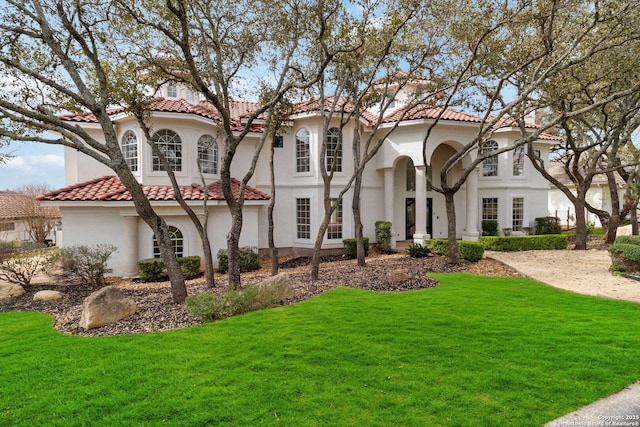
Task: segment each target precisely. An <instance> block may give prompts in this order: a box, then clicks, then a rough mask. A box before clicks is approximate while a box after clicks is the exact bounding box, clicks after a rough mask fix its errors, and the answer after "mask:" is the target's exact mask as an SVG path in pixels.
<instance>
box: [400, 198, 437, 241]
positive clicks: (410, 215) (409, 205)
mask: <svg viewBox="0 0 640 427" xmlns="http://www.w3.org/2000/svg"><path fill="white" fill-rule="evenodd" d="M404 211H405V222H404V223H405V239H407V240H413V235H414V234H415V232H416V199H415V198H413V197H410V198H407V199H406V200H405V210H404ZM432 212H433V199H432V198H431V197H428V198H427V223H426V224H425V229H426V232H427V234H429V235H431V236H433V214H432Z"/></svg>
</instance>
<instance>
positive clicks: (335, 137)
mask: <svg viewBox="0 0 640 427" xmlns="http://www.w3.org/2000/svg"><path fill="white" fill-rule="evenodd" d="M325 165H326V167H327V171H328V172H331V171H332V170H333V171H334V172H342V135H341V134H340V129H338V128H331V129H329V131H327V150H326V162H325Z"/></svg>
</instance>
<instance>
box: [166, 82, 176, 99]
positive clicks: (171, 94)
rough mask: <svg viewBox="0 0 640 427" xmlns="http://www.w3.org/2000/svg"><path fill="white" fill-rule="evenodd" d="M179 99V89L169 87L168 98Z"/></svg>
mask: <svg viewBox="0 0 640 427" xmlns="http://www.w3.org/2000/svg"><path fill="white" fill-rule="evenodd" d="M177 97H178V88H177V87H175V86H173V85H169V86H167V98H177Z"/></svg>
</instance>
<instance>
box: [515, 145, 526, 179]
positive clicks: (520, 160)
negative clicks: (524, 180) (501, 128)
mask: <svg viewBox="0 0 640 427" xmlns="http://www.w3.org/2000/svg"><path fill="white" fill-rule="evenodd" d="M513 176H524V147H517V148H516V149H515V150H513Z"/></svg>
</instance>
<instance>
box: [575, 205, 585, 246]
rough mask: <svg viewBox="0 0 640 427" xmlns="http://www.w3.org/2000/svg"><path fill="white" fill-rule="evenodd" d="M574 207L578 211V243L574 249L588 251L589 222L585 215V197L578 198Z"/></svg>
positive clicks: (576, 242)
mask: <svg viewBox="0 0 640 427" xmlns="http://www.w3.org/2000/svg"><path fill="white" fill-rule="evenodd" d="M573 205H574V206H575V209H576V241H575V246H574V247H573V249H576V250H586V249H587V220H586V217H585V216H586V214H585V211H584V210H585V202H584V195H583V197H580V195H578V197H577V198H576V200H575V201H574V203H573Z"/></svg>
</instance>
